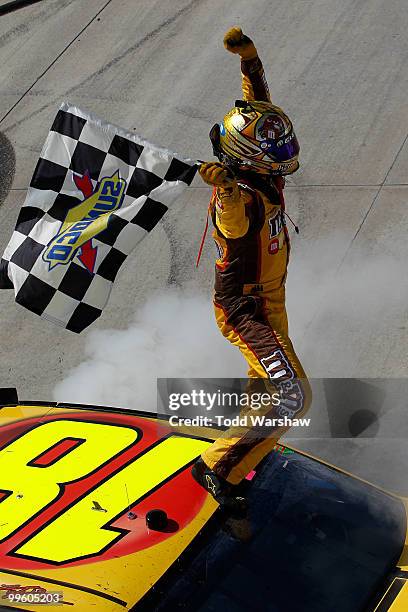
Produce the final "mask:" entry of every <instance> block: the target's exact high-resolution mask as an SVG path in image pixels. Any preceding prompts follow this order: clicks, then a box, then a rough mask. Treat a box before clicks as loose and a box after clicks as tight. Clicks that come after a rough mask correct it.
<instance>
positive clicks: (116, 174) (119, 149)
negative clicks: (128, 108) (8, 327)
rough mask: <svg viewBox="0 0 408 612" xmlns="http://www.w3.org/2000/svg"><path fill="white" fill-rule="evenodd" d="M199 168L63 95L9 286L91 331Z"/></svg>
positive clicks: (4, 267) (0, 268)
mask: <svg viewBox="0 0 408 612" xmlns="http://www.w3.org/2000/svg"><path fill="white" fill-rule="evenodd" d="M196 170H197V165H196V164H195V162H193V161H191V160H182V159H180V158H178V157H176V156H175V155H174V154H173V153H171V152H169V151H167V150H165V149H161V148H158V147H156V146H153V145H151V144H149V143H148V142H146V141H144V140H142V139H141V138H139V137H138V136H136V135H134V134H131V133H129V132H127V131H125V130H123V129H121V128H118V127H116V126H113V125H110V124H108V123H106V122H104V121H103V120H101V119H99V118H98V117H95V116H94V115H92V114H90V113H87V112H84V111H82V110H80V109H79V108H77V107H75V106H70V105H69V104H63V105H62V106H61V108H60V110H59V111H58V114H57V116H56V117H55V120H54V123H53V125H52V127H51V130H50V132H49V134H48V138H47V140H46V142H45V145H44V148H43V150H42V153H41V156H40V159H39V161H38V163H37V167H36V169H35V171H34V176H33V178H32V180H31V183H30V187H29V189H28V192H27V197H26V200H25V202H24V205H23V206H22V208H21V211H20V214H19V217H18V220H17V224H16V228H15V231H14V233H13V235H12V237H11V240H10V242H9V244H8V246H7V248H6V250H5V252H4V254H3V258H2V259H1V262H0V287H1V288H14V291H15V296H16V302H18V303H19V304H21V305H22V306H25V307H26V308H28V309H29V310H31V311H32V312H35V313H36V314H38V315H40V316H41V317H43V318H45V319H48V320H49V321H52V322H54V323H57V324H59V325H61V326H63V327H66V328H67V329H69V330H71V331H74V332H77V333H79V332H81V331H82V330H83V329H85V328H86V327H87V326H88V325H90V324H91V323H92V322H93V321H95V319H97V318H98V317H99V316H100V315H101V313H102V309H103V308H104V306H105V305H106V303H107V301H108V298H109V294H110V291H111V288H112V284H113V281H114V280H115V277H116V275H117V273H118V270H119V268H120V266H121V265H122V264H123V262H124V261H125V259H126V257H127V255H129V253H130V252H131V251H132V249H133V248H134V247H135V246H136V244H137V243H138V242H140V241H141V240H142V239H143V238H144V237H145V236H146V235H147V234H148V233H149V232H150V231H151V230H152V229H153V228H154V226H155V225H156V224H157V223H158V222H159V221H160V219H161V218H162V216H163V215H164V214H165V213H166V211H167V209H168V207H169V205H170V204H171V203H172V202H173V201H174V200H175V199H176V198H177V197H178V196H179V195H180V194H181V192H182V191H183V190H184V189H185V188H186V187H187V186H188V185H190V183H191V181H192V180H193V178H194V175H195V172H196Z"/></svg>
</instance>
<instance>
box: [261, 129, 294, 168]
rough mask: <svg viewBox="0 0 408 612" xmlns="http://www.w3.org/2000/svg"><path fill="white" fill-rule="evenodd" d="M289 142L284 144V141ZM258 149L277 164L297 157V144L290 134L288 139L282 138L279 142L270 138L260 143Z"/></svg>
mask: <svg viewBox="0 0 408 612" xmlns="http://www.w3.org/2000/svg"><path fill="white" fill-rule="evenodd" d="M288 138H290V140H289V141H288V142H285V140H288ZM259 146H260V148H261V149H262V151H263V152H264V153H266V154H267V155H269V156H270V157H272V158H273V159H274V160H275V161H277V162H284V161H287V160H289V159H292V157H296V156H297V155H299V150H300V147H299V143H298V140H297V138H296V136H295V134H294V133H293V132H292V134H291V135H290V136H289V137H286V138H282V139H280V140H273V139H272V138H267V139H266V140H263V141H262V142H261V143H260V145H259Z"/></svg>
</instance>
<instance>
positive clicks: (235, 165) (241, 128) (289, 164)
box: [210, 100, 299, 175]
mask: <svg viewBox="0 0 408 612" xmlns="http://www.w3.org/2000/svg"><path fill="white" fill-rule="evenodd" d="M210 139H211V142H212V145H213V151H214V155H216V157H218V159H219V160H220V161H222V162H223V163H225V164H226V165H227V166H229V167H230V168H231V169H232V170H233V171H234V172H237V171H239V170H252V171H255V172H258V173H260V174H274V175H286V174H292V173H293V172H296V170H297V169H298V168H299V162H298V155H299V143H298V141H297V138H296V135H295V132H294V130H293V125H292V122H291V120H290V119H289V117H288V116H287V115H286V114H285V113H284V112H283V110H282V109H281V108H279V106H275V105H274V104H271V103H270V102H260V101H252V100H251V101H247V100H236V101H235V106H234V108H233V109H232V110H230V112H229V113H227V114H226V115H225V117H224V120H223V121H222V123H220V124H218V123H217V124H215V125H214V126H213V128H212V129H211V131H210Z"/></svg>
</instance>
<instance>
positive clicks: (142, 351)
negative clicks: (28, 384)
mask: <svg viewBox="0 0 408 612" xmlns="http://www.w3.org/2000/svg"><path fill="white" fill-rule="evenodd" d="M85 356H86V359H85V361H84V362H83V363H81V364H80V365H78V366H77V367H75V368H74V369H72V370H71V372H70V373H69V374H68V376H67V377H66V378H65V379H64V380H63V381H62V382H60V383H59V384H58V385H57V386H56V388H55V390H54V399H56V400H57V401H64V402H75V403H87V404H98V405H109V406H120V407H122V408H123V407H125V408H134V409H138V410H149V411H154V410H155V409H156V379H157V377H160V378H223V377H226V378H229V377H236V376H242V377H244V376H245V375H246V370H247V368H246V364H245V361H244V359H243V357H241V354H240V352H239V351H238V350H237V349H236V348H234V347H232V346H231V345H230V344H229V343H228V342H227V341H226V340H224V338H223V337H222V335H221V334H220V332H219V330H218V328H217V325H216V322H215V319H214V314H213V310H212V303H211V298H210V296H205V295H191V294H190V293H188V292H187V291H186V290H183V291H182V290H180V289H167V290H166V291H165V292H162V293H157V294H155V295H153V296H151V297H150V299H148V300H147V301H146V303H145V304H144V305H143V306H142V307H141V308H140V309H139V310H138V312H137V313H136V315H135V319H134V322H133V323H132V324H131V326H130V327H129V328H128V329H125V330H114V329H107V330H96V331H93V332H91V333H90V334H89V337H88V342H87V345H86V349H85Z"/></svg>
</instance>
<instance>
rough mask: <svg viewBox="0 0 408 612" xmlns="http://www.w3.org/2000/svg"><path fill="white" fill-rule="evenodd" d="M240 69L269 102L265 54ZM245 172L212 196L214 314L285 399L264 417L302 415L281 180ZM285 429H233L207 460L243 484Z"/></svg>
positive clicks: (306, 399) (253, 94)
mask: <svg viewBox="0 0 408 612" xmlns="http://www.w3.org/2000/svg"><path fill="white" fill-rule="evenodd" d="M241 71H242V89H243V95H244V98H245V99H246V100H264V101H270V95H269V91H268V85H267V83H266V80H265V75H264V70H263V67H262V63H261V61H260V59H259V58H258V57H255V58H253V59H249V60H244V59H241ZM244 176H245V174H244V173H242V174H241V175H240V177H239V178H238V179H237V183H235V186H234V187H233V188H224V187H215V188H214V191H213V195H212V198H211V201H210V213H211V216H212V221H213V225H214V233H213V237H214V239H215V242H216V245H217V248H218V251H219V258H218V259H217V261H216V264H215V298H214V306H215V316H216V320H217V324H218V327H219V328H220V330H221V332H222V333H223V335H224V336H225V337H226V338H227V339H228V340H229V341H230V342H231V343H232V344H234V345H236V346H237V347H238V348H239V349H240V351H241V352H242V354H243V356H244V357H245V359H246V360H247V362H248V365H249V371H248V376H249V377H250V378H251V379H254V378H263V379H268V383H269V388H270V386H272V387H273V388H276V389H281V390H283V391H284V397H285V398H286V400H287V401H283V402H282V404H281V405H280V406H279V407H273V406H271V407H270V408H268V409H266V412H265V410H264V411H263V413H262V414H264V415H265V416H268V417H270V416H273V417H275V418H279V416H280V417H283V416H284V415H287V416H288V417H291V418H299V416H303V415H304V413H305V412H306V410H307V409H308V407H309V404H310V399H311V397H310V387H309V384H308V382H307V379H306V376H305V373H304V371H303V368H302V366H301V364H300V362H299V359H298V358H297V356H296V353H295V351H294V349H293V346H292V343H291V341H290V339H289V336H288V321H287V315H286V308H285V279H286V273H287V265H288V259H289V249H290V245H289V235H288V232H287V228H286V224H285V217H284V199H283V193H282V188H283V179H282V178H281V177H275V179H274V183H273V184H272V185H271V186H270V187H269V188H263V189H262V190H260V188H259V187H260V184H259V182H258V181H255V182H256V183H257V185H256V186H255V184H254V183H253V182H251V179H248V180H247V179H246V178H243V177H244ZM262 187H264V185H263V184H262ZM258 382H259V381H258ZM265 382H266V381H265ZM254 383H255V381H254ZM268 383H267V384H268ZM287 429H288V428H287V427H286V428H285V427H281V428H279V429H276V430H272V431H270V432H269V433H268V435H265V428H263V429H262V431H261V430H260V431H258V432H257V431H256V429H254V428H252V429H247V428H244V427H236V428H233V429H229V430H228V431H226V432H225V433H224V434H222V437H220V438H218V439H217V440H216V441H215V442H214V444H212V445H211V446H210V447H209V448H208V450H206V451H205V453H204V454H203V456H202V458H203V460H204V461H205V463H206V464H207V465H208V467H209V468H210V469H212V470H214V471H215V472H216V473H217V474H218V475H219V476H221V477H223V478H225V479H226V480H227V481H228V482H230V483H231V484H238V483H239V482H240V481H241V480H242V479H243V478H245V476H246V475H247V474H248V473H249V472H250V471H251V470H252V469H253V467H255V466H256V465H257V464H258V463H259V461H260V460H261V459H262V458H263V457H264V456H265V455H266V454H267V453H268V452H270V451H271V450H272V448H273V447H274V445H275V443H276V440H277V439H278V438H279V437H280V435H282V433H284V431H286V430H287Z"/></svg>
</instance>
